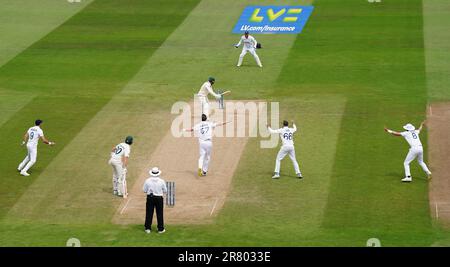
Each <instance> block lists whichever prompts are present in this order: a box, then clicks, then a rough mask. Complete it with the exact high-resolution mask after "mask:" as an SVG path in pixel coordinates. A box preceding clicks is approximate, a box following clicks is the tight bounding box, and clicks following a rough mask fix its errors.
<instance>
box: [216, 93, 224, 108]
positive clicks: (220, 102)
mask: <svg viewBox="0 0 450 267" xmlns="http://www.w3.org/2000/svg"><path fill="white" fill-rule="evenodd" d="M218 93H219V94H220V98H219V99H218V100H217V102H219V109H223V95H222V93H223V91H222V90H219V91H218Z"/></svg>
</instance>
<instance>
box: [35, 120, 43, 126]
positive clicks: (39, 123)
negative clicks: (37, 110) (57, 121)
mask: <svg viewBox="0 0 450 267" xmlns="http://www.w3.org/2000/svg"><path fill="white" fill-rule="evenodd" d="M42 122H43V121H42V120H36V121H35V122H34V125H36V126H39V125H41V123H42Z"/></svg>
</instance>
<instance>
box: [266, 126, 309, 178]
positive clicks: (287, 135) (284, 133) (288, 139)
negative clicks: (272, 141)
mask: <svg viewBox="0 0 450 267" xmlns="http://www.w3.org/2000/svg"><path fill="white" fill-rule="evenodd" d="M288 126H289V123H288V122H287V121H283V128H280V129H278V130H273V129H272V128H270V125H267V128H268V129H269V132H270V133H272V134H279V135H280V138H281V140H282V142H283V144H282V146H281V149H280V151H279V152H278V155H277V159H276V162H275V173H274V175H273V176H272V178H273V179H278V178H280V163H281V160H283V158H284V157H285V156H286V155H289V158H291V160H292V164H294V169H295V173H296V174H297V177H298V178H299V179H302V178H303V176H302V173H301V171H300V167H299V166H298V162H297V159H296V158H295V148H294V133H295V132H296V131H297V127H296V126H295V124H294V122H292V126H293V128H289V127H288Z"/></svg>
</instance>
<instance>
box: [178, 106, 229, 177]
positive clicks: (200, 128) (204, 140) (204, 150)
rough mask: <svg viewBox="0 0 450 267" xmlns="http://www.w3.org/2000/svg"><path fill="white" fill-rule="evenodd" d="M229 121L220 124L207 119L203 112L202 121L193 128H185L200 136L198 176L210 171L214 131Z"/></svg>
mask: <svg viewBox="0 0 450 267" xmlns="http://www.w3.org/2000/svg"><path fill="white" fill-rule="evenodd" d="M227 123H228V122H224V123H220V124H218V123H215V122H210V121H207V116H206V115H205V114H202V122H200V123H198V124H196V125H195V126H194V127H192V128H191V129H185V131H187V132H194V131H195V136H196V137H198V143H199V148H200V158H199V159H198V176H206V173H207V172H208V166H209V161H210V159H211V150H212V131H213V130H214V128H216V127H217V126H222V125H225V124H227Z"/></svg>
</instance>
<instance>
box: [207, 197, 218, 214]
mask: <svg viewBox="0 0 450 267" xmlns="http://www.w3.org/2000/svg"><path fill="white" fill-rule="evenodd" d="M217 201H219V198H216V201H215V202H214V206H213V208H212V210H211V213H210V214H209V216H212V214H213V212H214V209H215V208H216V205H217Z"/></svg>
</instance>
